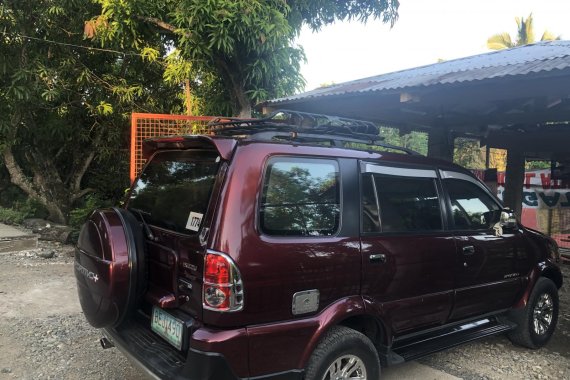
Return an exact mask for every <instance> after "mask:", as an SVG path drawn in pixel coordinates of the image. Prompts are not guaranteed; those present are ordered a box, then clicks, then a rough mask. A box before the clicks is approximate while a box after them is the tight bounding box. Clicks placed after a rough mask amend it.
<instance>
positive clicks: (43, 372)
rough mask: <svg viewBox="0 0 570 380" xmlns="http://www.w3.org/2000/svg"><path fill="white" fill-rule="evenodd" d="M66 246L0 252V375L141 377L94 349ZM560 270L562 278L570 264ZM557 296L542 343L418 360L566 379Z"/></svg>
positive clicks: (567, 293) (564, 326)
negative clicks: (551, 331) (551, 330)
mask: <svg viewBox="0 0 570 380" xmlns="http://www.w3.org/2000/svg"><path fill="white" fill-rule="evenodd" d="M72 251H73V248H72V247H71V246H62V245H59V244H54V243H48V242H40V248H39V249H37V250H34V251H25V252H18V253H10V254H3V255H0V352H1V354H0V379H34V380H35V379H81V380H91V379H140V378H141V377H142V373H141V372H140V371H138V370H137V369H135V368H133V367H132V366H131V365H130V364H129V363H128V362H127V360H126V359H125V358H124V357H123V355H122V354H121V353H120V352H118V351H117V350H116V349H110V350H102V349H101V347H100V345H99V338H100V337H101V335H100V333H99V332H98V331H97V330H96V329H93V328H92V327H90V326H89V325H88V324H87V322H86V321H85V319H84V317H83V314H82V313H81V309H80V307H79V304H78V301H77V294H76V289H75V279H74V277H73V266H72V264H73V258H72V257H71V254H72ZM46 257H47V258H46ZM563 271H564V275H565V278H569V277H568V276H570V266H568V265H565V266H563ZM560 298H561V310H560V319H559V325H558V329H557V331H556V334H555V335H554V337H553V339H552V340H551V342H550V343H549V344H548V345H547V347H545V348H543V349H540V350H537V351H531V350H527V349H523V348H519V347H516V346H513V345H512V344H511V343H510V342H509V340H508V339H507V338H505V337H503V336H499V337H492V338H487V339H484V340H480V341H477V342H474V343H471V344H467V345H464V346H461V347H458V348H454V349H451V350H447V351H445V352H442V353H439V354H435V355H432V356H430V357H427V358H425V359H422V360H420V361H419V362H420V363H421V364H423V365H427V366H429V367H432V368H434V369H437V370H440V371H443V372H446V373H448V374H450V375H454V376H456V377H458V378H463V379H466V380H471V379H473V380H474V379H477V380H482V379H570V286H569V284H565V285H564V287H563V288H562V289H561V291H560ZM423 368H425V367H423ZM402 371H403V370H402ZM390 372H391V376H390V377H392V378H398V377H399V376H398V367H394V368H393V369H391V370H390ZM404 377H405V376H404ZM401 378H403V377H401Z"/></svg>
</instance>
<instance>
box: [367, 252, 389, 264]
mask: <svg viewBox="0 0 570 380" xmlns="http://www.w3.org/2000/svg"><path fill="white" fill-rule="evenodd" d="M369 259H370V262H371V263H385V262H386V255H385V254H383V253H373V254H372V255H370V257H369Z"/></svg>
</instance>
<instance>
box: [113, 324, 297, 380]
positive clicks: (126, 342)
mask: <svg viewBox="0 0 570 380" xmlns="http://www.w3.org/2000/svg"><path fill="white" fill-rule="evenodd" d="M103 335H104V336H105V337H106V338H107V339H108V340H109V341H111V343H113V345H114V346H115V347H116V348H117V349H119V351H121V352H122V353H123V354H124V355H125V356H126V357H127V359H128V360H129V361H130V362H131V363H132V364H133V365H134V366H135V367H137V368H138V369H139V370H141V371H142V372H143V374H144V375H145V376H146V377H147V378H149V379H173V380H174V379H176V380H178V379H186V380H226V379H227V380H241V379H252V380H254V379H255V380H264V379H267V380H289V379H291V380H293V379H296V380H300V379H302V376H303V371H300V370H292V371H285V372H279V373H273V374H268V375H264V376H256V377H248V376H245V377H240V376H237V375H236V374H235V373H234V371H233V369H232V367H231V366H230V362H229V361H228V359H227V358H226V357H225V356H224V355H223V354H221V353H218V352H208V351H201V350H197V349H195V348H189V349H188V351H187V352H186V353H182V352H180V351H178V350H176V349H175V348H173V347H171V346H170V345H169V344H168V343H166V342H165V341H164V340H162V339H161V338H160V337H158V336H157V335H155V334H154V333H153V332H151V331H150V330H149V329H148V328H146V327H145V326H144V324H143V323H141V322H136V321H131V322H130V323H129V325H128V326H126V327H121V328H120V329H119V330H116V329H104V330H103ZM218 343H221V344H223V343H224V342H223V341H220V342H218ZM238 352H239V351H238ZM232 359H233V361H236V358H232ZM242 360H244V361H245V363H240V364H242V365H243V364H245V366H246V367H247V355H244V356H243V357H242Z"/></svg>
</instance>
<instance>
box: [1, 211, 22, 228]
mask: <svg viewBox="0 0 570 380" xmlns="http://www.w3.org/2000/svg"><path fill="white" fill-rule="evenodd" d="M24 219H26V214H25V213H23V212H20V211H17V210H14V209H12V208H4V207H0V222H1V223H4V224H22V222H23V221H24Z"/></svg>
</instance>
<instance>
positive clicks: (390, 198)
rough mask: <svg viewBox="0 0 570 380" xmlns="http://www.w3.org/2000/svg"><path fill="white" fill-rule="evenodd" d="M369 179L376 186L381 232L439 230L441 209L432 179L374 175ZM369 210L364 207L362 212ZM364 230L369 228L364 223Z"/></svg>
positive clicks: (440, 227) (440, 226)
mask: <svg viewBox="0 0 570 380" xmlns="http://www.w3.org/2000/svg"><path fill="white" fill-rule="evenodd" d="M370 177H371V178H372V179H373V182H374V184H375V186H376V194H377V196H378V203H379V206H380V221H381V231H382V232H410V231H437V230H441V229H442V221H441V209H440V204H439V200H438V197H437V190H436V187H435V182H434V179H433V178H412V177H397V176H389V175H377V174H374V175H372V176H370ZM370 207H372V208H374V207H375V206H374V205H372V206H370ZM370 207H368V206H364V210H363V212H364V213H367V212H370V211H368V210H367V208H368V209H369V208H370ZM363 219H366V217H365V216H364V217H363ZM363 227H364V228H369V226H367V225H366V224H365V223H364V222H363ZM374 228H377V227H374ZM376 230H378V229H376Z"/></svg>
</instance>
